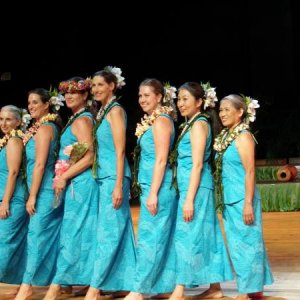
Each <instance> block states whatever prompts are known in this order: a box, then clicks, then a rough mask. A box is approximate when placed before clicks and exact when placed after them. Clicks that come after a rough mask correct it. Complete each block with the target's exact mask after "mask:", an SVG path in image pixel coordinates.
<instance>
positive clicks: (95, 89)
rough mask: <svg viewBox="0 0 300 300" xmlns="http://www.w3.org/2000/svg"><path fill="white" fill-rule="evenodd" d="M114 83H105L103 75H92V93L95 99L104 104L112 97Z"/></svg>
mask: <svg viewBox="0 0 300 300" xmlns="http://www.w3.org/2000/svg"><path fill="white" fill-rule="evenodd" d="M114 88H115V84H114V83H113V82H111V83H107V82H106V81H105V79H104V77H103V76H94V77H93V81H92V94H93V96H94V99H95V100H96V101H99V102H101V103H102V104H106V103H107V102H108V101H109V100H110V99H111V98H112V97H113V90H114Z"/></svg>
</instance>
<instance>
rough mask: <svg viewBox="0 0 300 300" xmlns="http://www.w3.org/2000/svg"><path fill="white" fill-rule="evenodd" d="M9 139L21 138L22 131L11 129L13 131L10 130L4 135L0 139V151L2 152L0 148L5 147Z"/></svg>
mask: <svg viewBox="0 0 300 300" xmlns="http://www.w3.org/2000/svg"><path fill="white" fill-rule="evenodd" d="M11 137H20V138H22V137H23V131H22V130H20V129H13V130H11V132H10V133H8V134H6V135H5V136H4V137H3V138H2V139H0V150H2V148H4V147H5V146H6V145H7V143H8V141H9V139H10V138H11Z"/></svg>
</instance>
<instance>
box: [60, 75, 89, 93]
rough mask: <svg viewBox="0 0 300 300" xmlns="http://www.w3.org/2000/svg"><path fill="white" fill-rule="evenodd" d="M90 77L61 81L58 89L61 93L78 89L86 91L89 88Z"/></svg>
mask: <svg viewBox="0 0 300 300" xmlns="http://www.w3.org/2000/svg"><path fill="white" fill-rule="evenodd" d="M91 83H92V81H91V79H90V78H86V79H85V80H79V81H75V80H67V81H62V82H61V83H60V84H59V86H58V89H59V90H60V91H61V92H62V93H72V92H78V91H88V90H89V89H90V88H91Z"/></svg>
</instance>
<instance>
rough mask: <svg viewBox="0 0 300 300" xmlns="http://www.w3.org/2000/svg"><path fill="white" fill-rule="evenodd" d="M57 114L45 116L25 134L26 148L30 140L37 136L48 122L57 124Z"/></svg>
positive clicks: (24, 142)
mask: <svg viewBox="0 0 300 300" xmlns="http://www.w3.org/2000/svg"><path fill="white" fill-rule="evenodd" d="M57 117H58V115H57V114H47V115H45V116H43V117H42V118H41V119H40V120H39V121H37V122H35V123H34V124H33V125H32V126H31V127H30V128H29V129H28V130H27V131H26V132H25V134H24V136H23V144H24V146H25V145H26V144H27V143H28V142H29V140H30V139H31V138H32V137H33V136H35V135H36V133H37V131H38V129H39V128H40V127H41V125H43V124H44V123H47V122H55V120H56V119H57Z"/></svg>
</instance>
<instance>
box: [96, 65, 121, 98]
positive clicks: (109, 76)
mask: <svg viewBox="0 0 300 300" xmlns="http://www.w3.org/2000/svg"><path fill="white" fill-rule="evenodd" d="M96 76H101V77H103V78H104V80H105V82H106V83H108V84H110V83H113V84H114V89H113V93H115V92H116V91H117V86H118V78H117V76H116V75H115V74H114V73H112V72H110V71H107V70H101V71H98V72H96V73H94V75H93V77H92V78H94V77H96Z"/></svg>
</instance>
